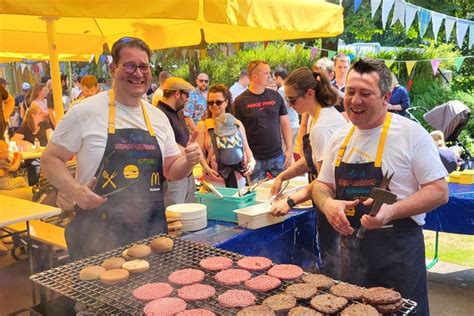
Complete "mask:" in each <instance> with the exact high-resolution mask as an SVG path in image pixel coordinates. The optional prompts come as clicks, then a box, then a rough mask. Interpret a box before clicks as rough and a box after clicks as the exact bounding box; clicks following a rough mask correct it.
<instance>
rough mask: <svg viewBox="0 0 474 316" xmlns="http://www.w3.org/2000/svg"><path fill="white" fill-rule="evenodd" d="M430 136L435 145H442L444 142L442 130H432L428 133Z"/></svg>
mask: <svg viewBox="0 0 474 316" xmlns="http://www.w3.org/2000/svg"><path fill="white" fill-rule="evenodd" d="M430 135H431V138H433V141H434V142H435V144H436V146H438V147H443V146H444V145H445V144H446V143H445V142H444V134H443V132H442V131H432V132H431V133H430Z"/></svg>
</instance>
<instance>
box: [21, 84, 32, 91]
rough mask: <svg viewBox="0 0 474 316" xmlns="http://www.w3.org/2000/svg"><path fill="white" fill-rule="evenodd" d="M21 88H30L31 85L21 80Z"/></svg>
mask: <svg viewBox="0 0 474 316" xmlns="http://www.w3.org/2000/svg"><path fill="white" fill-rule="evenodd" d="M21 89H22V90H29V89H31V85H30V84H29V83H28V82H23V83H22V84H21Z"/></svg>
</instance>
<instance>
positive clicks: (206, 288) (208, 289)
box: [178, 284, 216, 301]
mask: <svg viewBox="0 0 474 316" xmlns="http://www.w3.org/2000/svg"><path fill="white" fill-rule="evenodd" d="M214 294H216V290H215V289H214V288H213V287H212V286H210V285H207V284H193V285H186V286H183V287H182V288H180V289H179V290H178V297H180V298H182V299H183V300H185V301H199V300H205V299H208V298H210V297H212V296H214Z"/></svg>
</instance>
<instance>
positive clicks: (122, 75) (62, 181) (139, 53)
mask: <svg viewBox="0 0 474 316" xmlns="http://www.w3.org/2000/svg"><path fill="white" fill-rule="evenodd" d="M150 53H151V52H150V49H149V47H148V46H147V44H146V43H144V42H143V41H142V40H140V39H137V38H129V37H127V38H122V39H120V40H118V41H117V42H116V43H115V44H114V46H113V47H112V56H113V63H112V64H111V73H112V76H113V79H114V87H113V88H112V89H111V90H109V91H107V92H103V93H101V94H99V95H96V96H93V97H91V98H88V99H87V100H85V101H84V102H82V103H80V104H78V105H76V106H75V107H74V108H73V109H72V110H71V111H70V112H68V113H67V114H66V116H65V117H64V119H63V120H62V121H61V122H60V124H59V125H58V127H57V130H56V133H55V136H53V139H52V141H51V142H50V143H49V144H48V146H47V148H46V150H45V153H44V154H43V156H42V158H41V164H42V168H43V171H44V173H45V175H46V177H47V178H48V180H49V181H50V182H51V184H52V185H53V186H55V187H56V188H58V189H59V190H60V191H62V192H63V193H64V194H65V195H66V196H68V197H70V198H71V199H73V200H74V201H75V203H76V207H75V217H74V218H73V220H72V221H71V223H70V224H69V225H68V226H67V228H66V241H67V244H68V250H69V254H70V256H71V258H72V259H78V258H83V257H87V256H91V255H93V254H96V253H100V252H103V251H106V250H109V249H113V248H115V247H118V246H121V245H125V244H128V243H132V242H134V241H136V240H139V239H143V238H146V237H149V236H152V235H154V234H158V233H162V232H167V225H166V218H165V210H164V205H163V193H162V181H163V179H164V177H166V178H167V179H172V180H178V179H181V178H183V177H185V176H187V175H188V174H189V173H190V172H191V171H192V169H193V167H194V165H195V164H196V163H197V162H198V161H199V157H200V149H199V146H198V145H197V144H196V143H195V138H196V136H197V135H193V136H192V137H191V139H190V140H189V142H188V144H187V146H186V148H185V149H184V153H182V154H181V152H180V151H179V149H178V147H177V145H176V142H175V140H174V135H173V134H172V129H171V126H170V125H169V121H168V120H167V119H166V117H165V116H164V114H163V113H161V112H160V111H159V110H158V109H155V108H153V107H152V106H151V105H150V104H146V102H145V101H143V100H142V99H141V96H142V95H143V94H144V93H145V92H146V90H147V89H148V87H149V85H150V83H151V68H150V64H149V60H150ZM71 135H73V136H71ZM78 138H79V139H78ZM74 154H76V156H77V163H78V169H77V178H78V181H76V180H74V179H73V178H72V176H71V175H70V174H69V172H68V170H67V168H66V167H65V162H66V161H67V160H68V159H69V158H71V157H72V156H73V155H74ZM99 157H101V158H100V162H99V160H98V158H99ZM96 159H97V160H96ZM89 165H92V166H93V168H95V171H94V172H93V173H90V172H89V174H87V173H86V171H87V169H88V168H89ZM95 166H97V167H95ZM89 171H91V169H90V168H89ZM92 171H93V169H92Z"/></svg>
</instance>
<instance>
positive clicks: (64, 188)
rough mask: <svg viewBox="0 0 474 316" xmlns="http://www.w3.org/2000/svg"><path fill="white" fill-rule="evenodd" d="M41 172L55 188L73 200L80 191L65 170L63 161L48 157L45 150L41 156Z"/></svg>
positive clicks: (78, 185) (76, 183)
mask: <svg viewBox="0 0 474 316" xmlns="http://www.w3.org/2000/svg"><path fill="white" fill-rule="evenodd" d="M41 170H42V171H43V173H44V175H45V176H46V178H47V179H48V181H49V182H50V183H51V184H52V185H53V186H54V187H55V188H58V189H59V190H60V191H61V192H62V193H63V194H64V195H66V196H67V197H70V198H72V199H74V196H75V193H76V192H78V191H79V189H80V184H79V183H78V182H77V181H76V180H75V179H74V178H73V176H72V175H71V173H70V172H69V170H68V169H67V167H66V162H65V161H63V160H61V159H60V158H59V157H56V156H52V155H50V154H49V153H48V152H47V150H46V151H45V152H44V154H43V155H42V156H41Z"/></svg>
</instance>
